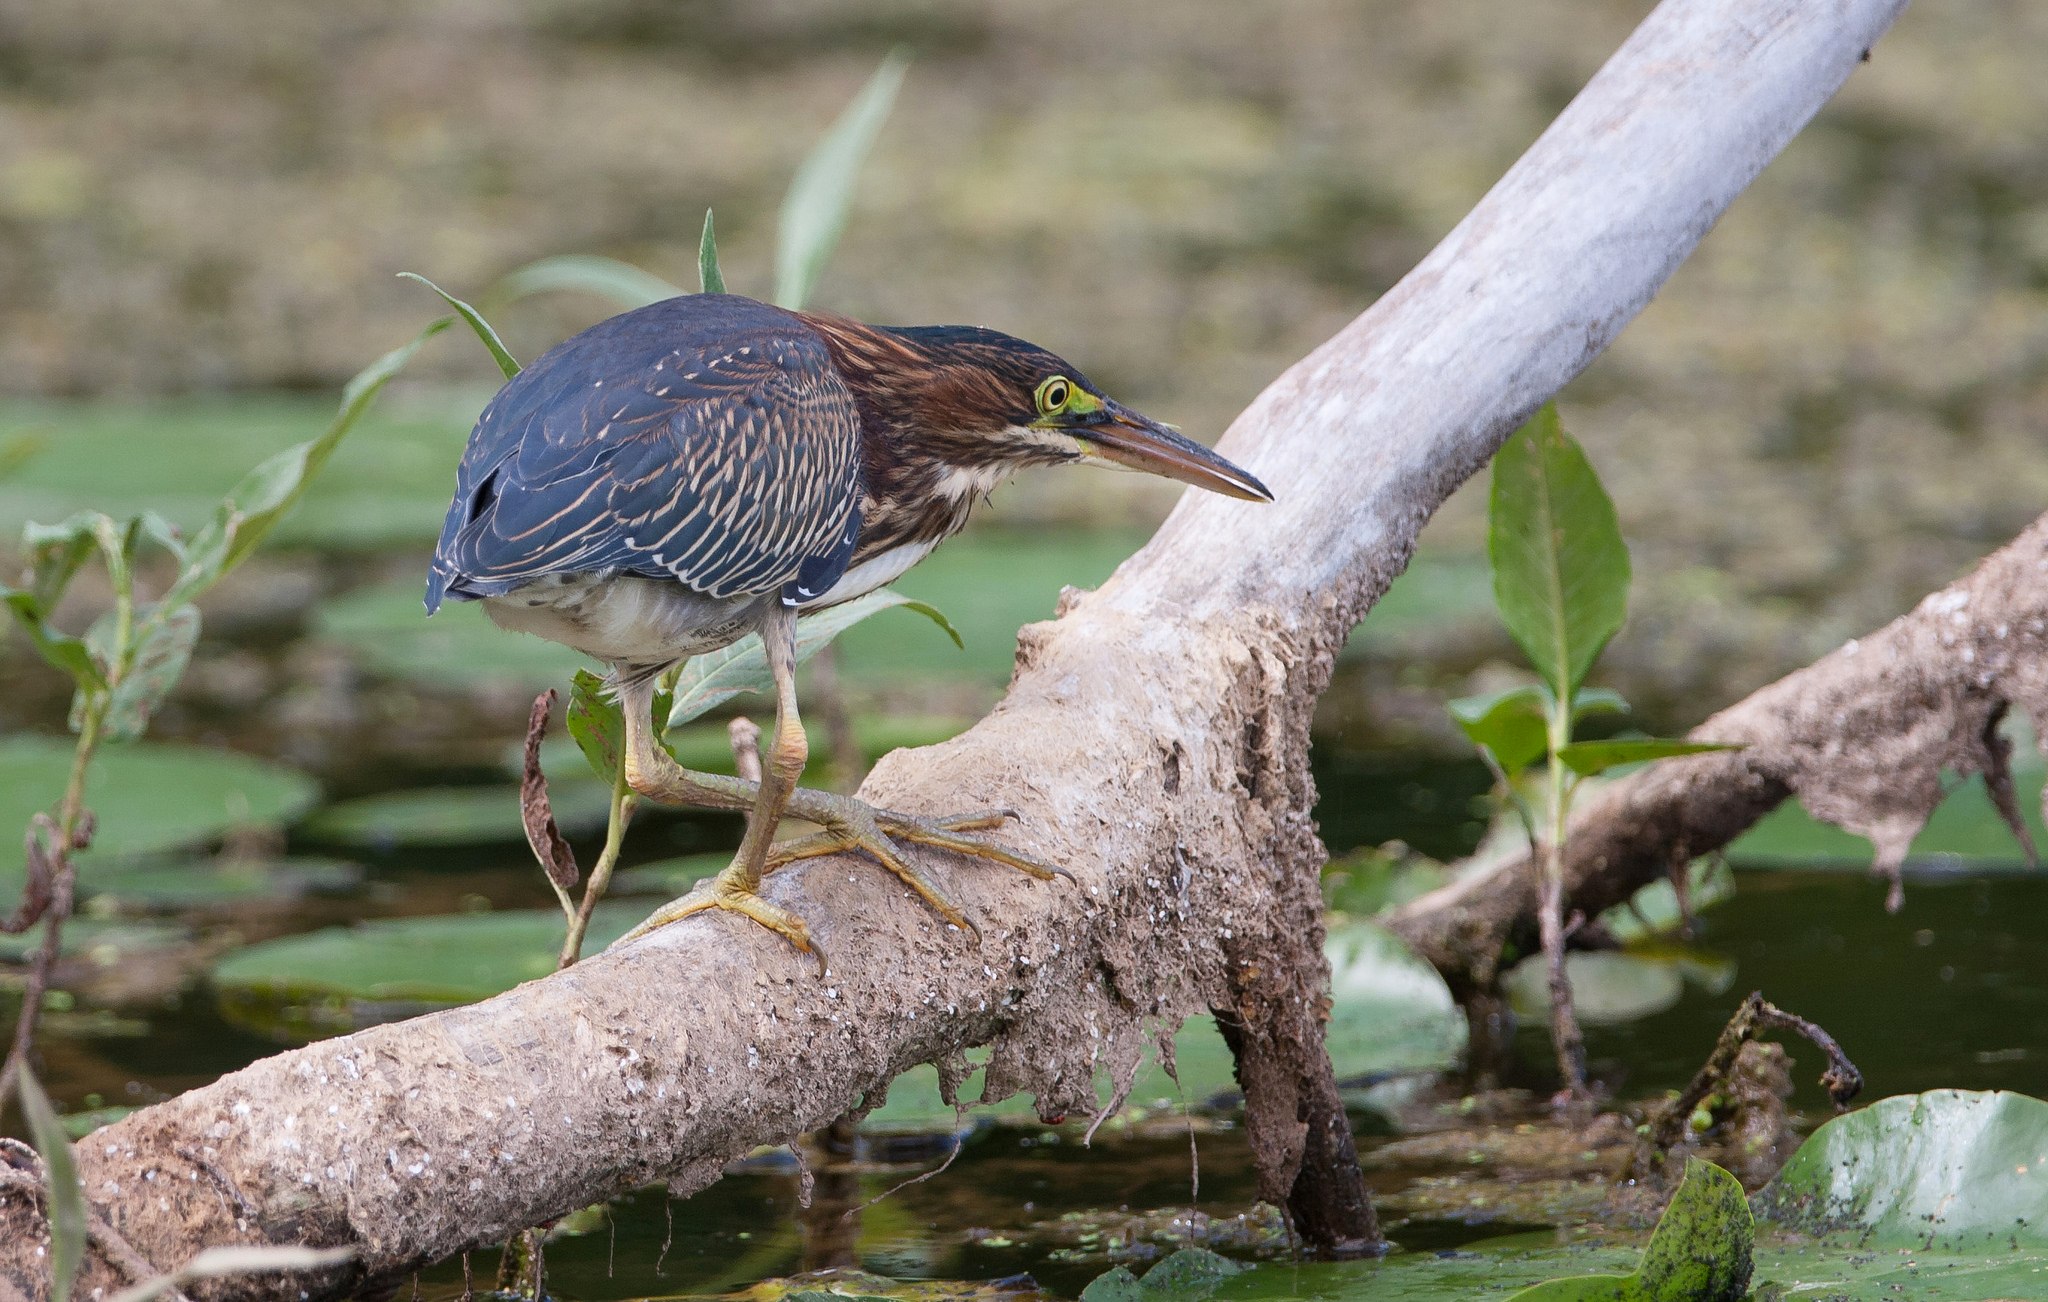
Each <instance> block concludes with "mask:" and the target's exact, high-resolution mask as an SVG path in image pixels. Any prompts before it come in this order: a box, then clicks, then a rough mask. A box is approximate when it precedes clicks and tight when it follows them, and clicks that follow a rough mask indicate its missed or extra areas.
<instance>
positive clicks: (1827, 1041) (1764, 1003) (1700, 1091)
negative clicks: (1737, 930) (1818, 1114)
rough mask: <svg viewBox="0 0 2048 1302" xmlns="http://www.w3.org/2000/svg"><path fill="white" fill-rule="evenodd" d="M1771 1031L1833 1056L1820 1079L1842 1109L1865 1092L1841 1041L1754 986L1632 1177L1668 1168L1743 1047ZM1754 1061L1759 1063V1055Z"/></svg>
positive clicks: (1662, 1119) (1645, 1145) (1647, 1134)
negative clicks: (1794, 1036)
mask: <svg viewBox="0 0 2048 1302" xmlns="http://www.w3.org/2000/svg"><path fill="white" fill-rule="evenodd" d="M1767 1031H1790V1032H1793V1033H1795V1034H1798V1035H1803V1036H1805V1037H1806V1038H1807V1039H1809V1040H1811V1041H1813V1043H1814V1045H1815V1047H1817V1048H1818V1049H1819V1050H1820V1051H1821V1052H1822V1053H1823V1054H1825V1055H1826V1056H1827V1060H1828V1066H1827V1070H1826V1071H1824V1072H1822V1073H1821V1077H1820V1083H1821V1086H1822V1088H1824V1089H1826V1090H1827V1092H1828V1100H1829V1101H1830V1102H1831V1103H1833V1104H1834V1105H1835V1110H1836V1111H1838V1112H1839V1111H1841V1110H1843V1109H1845V1108H1847V1107H1848V1106H1849V1103H1850V1102H1851V1101H1852V1100H1853V1099H1854V1098H1855V1097H1856V1096H1857V1095H1858V1094H1860V1093H1862V1092H1863V1073H1862V1072H1860V1071H1858V1070H1857V1068H1856V1064H1855V1063H1853V1062H1851V1061H1849V1056H1848V1055H1847V1054H1846V1053H1844V1052H1843V1051H1842V1046H1841V1045H1840V1044H1838V1043H1836V1042H1835V1037H1834V1036H1832V1035H1829V1034H1828V1033H1827V1032H1826V1031H1824V1030H1822V1029H1821V1028H1820V1027H1819V1026H1817V1025H1815V1024H1814V1023H1812V1022H1809V1021H1807V1020H1806V1019H1805V1018H1803V1017H1801V1016H1799V1015H1798V1014H1796V1013H1788V1012H1786V1011H1785V1010H1784V1009H1782V1008H1779V1007H1777V1006H1776V1005H1774V1004H1772V1003H1771V1002H1770V1001H1769V1000H1767V999H1765V998H1764V996H1763V992H1762V991H1761V990H1753V991H1751V992H1750V994H1749V997H1748V998H1747V999H1745V1000H1743V1001H1742V1005H1741V1006H1740V1007H1739V1008H1737V1009H1736V1010H1735V1015H1734V1016H1733V1017H1730V1018H1729V1019H1728V1025H1727V1026H1725V1027H1723V1028H1722V1029H1721V1036H1720V1039H1718V1040H1717V1041H1715V1043H1714V1050H1713V1052H1712V1053H1710V1054H1708V1055H1707V1060H1706V1062H1705V1063H1704V1064H1702V1065H1701V1067H1700V1069H1699V1071H1698V1072H1697V1073H1696V1074H1695V1075H1694V1076H1693V1078H1692V1080H1691V1082H1690V1083H1688V1084H1687V1085H1686V1087H1685V1088H1684V1089H1683V1090H1681V1091H1679V1094H1678V1097H1677V1098H1675V1099H1673V1100H1671V1102H1670V1103H1669V1104H1667V1105H1666V1106H1665V1107H1664V1109H1663V1110H1662V1111H1660V1112H1658V1113H1657V1114H1656V1115H1655V1116H1653V1117H1652V1118H1651V1119H1650V1122H1649V1125H1648V1127H1647V1128H1646V1129H1645V1131H1644V1134H1643V1138H1642V1142H1641V1144H1640V1145H1639V1147H1638V1148H1637V1150H1636V1154H1635V1157H1634V1158H1633V1159H1632V1160H1631V1161H1630V1163H1629V1169H1628V1172H1627V1175H1626V1178H1627V1179H1630V1180H1645V1179H1651V1178H1654V1177H1655V1176H1656V1175H1657V1174H1658V1173H1659V1172H1660V1171H1661V1170H1662V1169H1663V1167H1664V1164H1665V1159H1666V1158H1667V1157H1668V1156H1669V1155H1670V1153H1671V1151H1672V1149H1673V1148H1675V1147H1676V1146H1677V1145H1678V1144H1679V1142H1680V1141H1682V1140H1683V1139H1684V1138H1685V1135H1686V1130H1687V1128H1688V1122H1689V1121H1690V1120H1691V1118H1692V1115H1693V1112H1694V1111H1695V1110H1696V1109H1697V1108H1698V1107H1699V1106H1700V1104H1701V1103H1703V1102H1705V1101H1706V1099H1707V1098H1708V1096H1710V1095H1712V1094H1714V1093H1716V1092H1718V1091H1722V1090H1725V1089H1727V1088H1729V1085H1730V1082H1731V1081H1732V1080H1733V1079H1734V1078H1735V1077H1736V1076H1737V1075H1738V1062H1739V1061H1740V1060H1741V1056H1742V1051H1743V1047H1744V1046H1745V1045H1748V1044H1750V1043H1751V1042H1752V1041H1754V1040H1756V1038H1757V1037H1758V1036H1760V1035H1762V1034H1764V1033H1765V1032H1767ZM1750 1065H1751V1066H1754V1065H1755V1062H1754V1059H1752V1060H1751V1063H1750Z"/></svg>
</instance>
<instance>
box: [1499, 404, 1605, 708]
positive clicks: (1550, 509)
mask: <svg viewBox="0 0 2048 1302" xmlns="http://www.w3.org/2000/svg"><path fill="white" fill-rule="evenodd" d="M1487 552H1488V554H1489V555H1490V556H1491V558H1492V560H1493V595H1494V601H1495V603H1496V604H1497V605H1498V606H1499V607H1500V614H1501V619H1502V621H1503V622H1504V623H1506V625H1507V628H1508V632H1509V633H1510V634H1512V635H1513V636H1514V639H1515V641H1516V642H1517V643H1519V644H1520V645H1521V647H1522V650H1523V651H1524V652H1525V653H1526V654H1527V655H1528V657H1529V662H1530V663H1531V664H1533V665H1534V666H1535V667H1536V672H1537V673H1538V674H1540V675H1542V677H1543V680H1544V682H1546V683H1547V684H1549V686H1550V690H1551V692H1552V694H1553V695H1554V696H1556V697H1557V699H1559V700H1571V699H1572V698H1573V693H1574V691H1575V690H1576V689H1577V687H1578V685H1579V683H1580V682H1581V681H1583V680H1584V678H1585V676H1586V671H1587V670H1589V669H1591V668H1592V667H1593V661H1594V660H1595V659H1597V658H1598V657H1599V655H1600V650H1601V648H1602V647H1604V646H1606V645H1607V640H1608V639H1609V638H1611V637H1613V636H1614V634H1615V631H1616V630H1617V629H1619V628H1620V627H1621V624H1622V620H1623V619H1624V618H1625V617H1626V616H1627V613H1628V584H1629V560H1628V546H1627V544H1625V543H1624V542H1623V541H1622V538H1621V525H1620V523H1619V521H1617V520H1616V518H1615V514H1614V503H1613V502H1611V501H1609V500H1608V497H1607V490H1606V489H1604V488H1602V487H1601V486H1600V478H1599V476H1598V475H1596V474H1594V472H1593V467H1592V464H1591V463H1590V462H1588V461H1587V460H1586V455H1585V453H1584V452H1582V451H1581V450H1580V449H1579V445H1578V444H1577V443H1576V442H1575V441H1573V439H1572V437H1571V435H1569V434H1567V433H1565V432H1564V427H1563V426H1562V425H1561V424H1560V423H1559V422H1558V418H1557V407H1556V405H1555V404H1551V403H1546V404H1545V405H1544V407H1543V410H1541V411H1539V412H1537V413H1536V415H1535V416H1534V417H1533V418H1532V419H1531V420H1530V421H1529V423H1528V424H1527V425H1524V426H1523V427H1522V428H1521V429H1520V430H1518V431H1516V433H1515V435H1514V436H1513V437H1512V438H1510V439H1509V440H1508V441H1507V442H1506V443H1505V444H1504V445H1502V447H1501V450H1500V452H1499V453H1498V454H1496V455H1495V457H1494V459H1493V496H1492V502H1491V507H1490V517H1489V527H1488V535H1487Z"/></svg>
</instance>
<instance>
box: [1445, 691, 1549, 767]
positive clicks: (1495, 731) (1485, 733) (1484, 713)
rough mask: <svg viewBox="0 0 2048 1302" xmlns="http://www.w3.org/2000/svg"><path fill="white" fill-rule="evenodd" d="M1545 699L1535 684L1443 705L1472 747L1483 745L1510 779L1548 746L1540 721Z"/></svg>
mask: <svg viewBox="0 0 2048 1302" xmlns="http://www.w3.org/2000/svg"><path fill="white" fill-rule="evenodd" d="M1547 699H1548V698H1547V697H1546V695H1545V693H1544V690H1543V689H1542V688H1541V687H1538V686H1536V685H1535V684H1533V683H1532V684H1525V685H1523V686H1521V687H1510V688H1508V689H1507V690H1505V691H1501V692H1494V693H1492V694H1491V695H1487V696H1462V697H1459V698H1458V699H1457V700H1454V701H1448V702H1446V703H1445V705H1444V708H1445V709H1446V710H1448V711H1450V715H1451V718H1452V719H1453V720H1454V721H1455V722H1456V723H1457V725H1458V726H1459V727H1460V728H1462V729H1464V730H1465V735H1466V736H1467V737H1469V738H1471V739H1472V744H1473V745H1475V746H1483V747H1485V748H1486V749H1487V750H1488V751H1490V752H1491V753H1492V755H1493V758H1494V762H1495V763H1497V764H1499V765H1500V767H1501V771H1502V772H1504V773H1506V774H1507V775H1508V777H1509V778H1510V779H1513V778H1514V777H1515V775H1516V774H1518V773H1520V772H1521V771H1522V770H1523V769H1525V768H1527V767H1529V765H1531V764H1533V763H1535V762H1536V761H1537V760H1539V759H1542V758H1543V754H1544V752H1545V751H1546V750H1548V749H1549V747H1550V736H1549V732H1548V730H1547V727H1546V724H1545V722H1544V705H1545V702H1546V700H1547Z"/></svg>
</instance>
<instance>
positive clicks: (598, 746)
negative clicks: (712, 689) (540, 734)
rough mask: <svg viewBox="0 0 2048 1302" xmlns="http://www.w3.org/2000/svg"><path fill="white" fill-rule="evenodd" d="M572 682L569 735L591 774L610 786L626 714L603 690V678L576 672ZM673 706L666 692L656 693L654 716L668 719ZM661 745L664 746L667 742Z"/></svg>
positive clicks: (622, 748)
mask: <svg viewBox="0 0 2048 1302" xmlns="http://www.w3.org/2000/svg"><path fill="white" fill-rule="evenodd" d="M573 683H574V685H573V686H572V687H571V689H570V692H569V708H568V709H567V711H565V713H564V717H565V718H566V719H567V720H568V724H569V735H570V736H571V737H572V738H574V739H575V741H576V747H577V749H578V750H581V751H582V752H583V758H584V759H587V760H589V761H590V768H591V771H592V772H594V773H596V774H597V776H598V777H600V778H602V779H604V781H605V782H606V783H607V784H609V783H610V782H611V780H612V775H613V774H615V773H617V772H618V771H619V765H620V763H621V762H622V761H623V760H624V759H625V755H626V716H625V713H624V712H623V711H622V710H621V709H620V708H619V702H618V700H617V698H615V697H614V696H613V695H612V694H611V692H610V691H609V690H608V689H606V687H605V683H604V678H603V676H602V675H599V674H596V673H592V672H591V671H590V670H588V669H578V670H577V671H576V677H575V679H574V680H573ZM672 703H673V698H672V697H671V696H670V695H669V693H667V692H663V691H657V692H655V694H654V710H653V715H654V717H655V718H656V719H664V718H667V717H668V711H669V707H670V706H671V704H672ZM662 744H663V746H664V748H666V747H667V742H666V740H664V741H663V743H662ZM669 753H670V754H671V755H673V754H674V753H675V752H674V750H673V749H670V750H669Z"/></svg>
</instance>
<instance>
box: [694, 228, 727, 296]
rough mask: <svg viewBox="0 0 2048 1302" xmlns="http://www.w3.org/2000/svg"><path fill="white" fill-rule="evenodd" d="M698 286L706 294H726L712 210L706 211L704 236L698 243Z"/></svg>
mask: <svg viewBox="0 0 2048 1302" xmlns="http://www.w3.org/2000/svg"><path fill="white" fill-rule="evenodd" d="M697 285H698V289H699V291H700V292H702V293H705V294H723V293H724V292H725V273H724V272H722V271H720V270H719V269H718V236H717V235H716V234H715V233H714V232H713V231H712V229H711V210H710V209H709V208H706V209H705V210H704V234H703V237H702V238H700V239H699V240H698V241H697Z"/></svg>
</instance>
